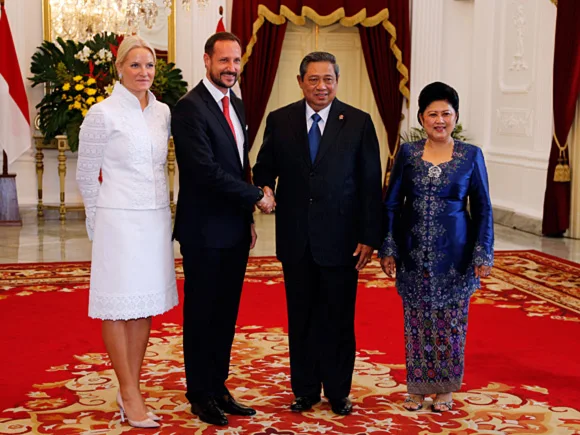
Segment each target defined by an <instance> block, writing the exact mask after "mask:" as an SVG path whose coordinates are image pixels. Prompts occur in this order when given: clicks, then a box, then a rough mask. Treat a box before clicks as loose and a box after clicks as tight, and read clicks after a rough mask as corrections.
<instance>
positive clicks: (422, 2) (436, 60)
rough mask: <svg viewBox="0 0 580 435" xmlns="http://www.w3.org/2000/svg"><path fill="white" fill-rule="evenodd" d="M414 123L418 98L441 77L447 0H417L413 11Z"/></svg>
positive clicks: (412, 117)
mask: <svg viewBox="0 0 580 435" xmlns="http://www.w3.org/2000/svg"><path fill="white" fill-rule="evenodd" d="M411 29H412V30H411V102H410V113H409V118H410V120H409V121H410V125H411V126H418V125H419V124H418V122H417V119H416V114H417V109H418V105H417V98H418V96H419V92H421V89H423V87H424V86H425V85H426V84H429V83H431V82H433V81H435V80H441V55H442V47H443V1H441V0H436V1H433V0H413V3H412V11H411Z"/></svg>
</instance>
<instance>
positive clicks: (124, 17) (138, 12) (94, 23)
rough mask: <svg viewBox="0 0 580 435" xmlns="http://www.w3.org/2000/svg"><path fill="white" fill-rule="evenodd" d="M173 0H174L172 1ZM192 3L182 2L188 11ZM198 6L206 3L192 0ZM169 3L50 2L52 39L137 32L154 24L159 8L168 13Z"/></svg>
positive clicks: (143, 0) (136, 0) (129, 0)
mask: <svg viewBox="0 0 580 435" xmlns="http://www.w3.org/2000/svg"><path fill="white" fill-rule="evenodd" d="M176 1H177V0H176ZM191 1H192V0H182V6H183V8H184V9H186V10H189V7H190V4H191ZM196 2H197V3H198V5H199V6H201V5H202V4H203V5H205V4H207V3H208V0H196ZM172 3H173V2H172V0H50V9H51V27H52V39H55V38H56V37H57V36H60V37H62V38H64V39H73V40H75V41H81V42H82V41H85V40H87V39H89V38H91V37H92V36H93V35H95V34H96V33H102V32H105V31H107V32H114V33H118V34H133V33H137V32H138V30H139V26H140V25H141V23H143V24H144V25H145V26H146V27H147V28H148V29H151V28H152V27H153V26H154V25H155V21H156V20H157V15H158V14H159V9H160V8H165V9H166V12H167V15H169V14H170V13H171V6H172Z"/></svg>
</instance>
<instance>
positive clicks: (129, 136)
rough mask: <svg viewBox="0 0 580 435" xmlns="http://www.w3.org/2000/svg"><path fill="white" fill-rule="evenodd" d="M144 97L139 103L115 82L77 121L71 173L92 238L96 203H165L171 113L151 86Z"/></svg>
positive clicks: (135, 206) (143, 206)
mask: <svg viewBox="0 0 580 435" xmlns="http://www.w3.org/2000/svg"><path fill="white" fill-rule="evenodd" d="M148 101H149V102H148V104H147V107H145V109H144V110H143V109H141V103H140V102H139V100H138V99H137V97H136V96H135V95H133V94H132V93H131V92H130V91H129V90H127V88H125V87H124V86H123V85H122V84H121V83H119V82H117V83H116V84H115V88H114V90H113V93H112V95H111V96H110V97H109V98H107V99H105V100H103V101H102V102H100V103H97V104H95V105H94V106H92V107H91V109H90V110H89V112H88V113H87V116H86V117H85V119H84V121H83V123H82V125H81V131H80V135H79V151H78V162H77V172H76V179H77V183H78V186H79V190H80V192H81V195H82V197H83V201H84V204H85V212H86V216H87V219H86V224H87V230H88V232H89V237H90V238H91V239H92V233H93V229H94V218H95V213H96V209H97V207H105V208H117V209H130V210H155V209H160V208H164V207H167V206H168V205H169V192H168V189H167V179H166V175H165V163H166V161H167V142H168V140H169V136H170V128H171V122H170V121H171V120H170V116H171V115H170V112H169V107H167V105H166V104H163V103H161V102H159V101H157V100H156V99H155V96H154V95H153V94H152V93H151V92H149V94H148ZM100 170H102V173H103V182H102V184H101V183H99V181H98V178H99V171H100Z"/></svg>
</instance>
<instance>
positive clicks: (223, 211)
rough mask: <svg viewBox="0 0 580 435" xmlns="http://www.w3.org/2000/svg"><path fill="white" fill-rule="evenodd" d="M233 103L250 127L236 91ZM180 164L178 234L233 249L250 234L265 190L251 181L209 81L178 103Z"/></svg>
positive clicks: (174, 119) (174, 122)
mask: <svg viewBox="0 0 580 435" xmlns="http://www.w3.org/2000/svg"><path fill="white" fill-rule="evenodd" d="M230 107H231V108H233V109H234V110H235V111H236V114H237V116H238V118H239V120H240V122H241V124H242V127H245V125H246V122H245V114H244V105H243V104H242V101H241V100H240V99H239V98H237V97H236V96H235V95H234V94H233V92H231V106H230ZM171 130H172V133H173V140H174V142H175V154H176V158H177V165H178V167H179V196H178V199H177V211H176V215H175V227H174V231H173V236H174V238H175V239H176V240H178V241H179V242H180V243H181V244H184V243H185V244H189V245H199V246H203V247H208V248H228V247H232V246H234V245H235V244H237V243H239V242H240V241H241V240H242V238H244V237H248V238H249V236H250V224H251V223H252V222H253V219H252V212H253V206H254V204H255V203H256V200H257V198H258V194H259V189H258V188H257V187H255V186H253V185H251V184H250V183H248V182H247V181H246V173H248V168H249V164H250V163H249V160H248V136H247V133H246V131H245V128H244V135H245V144H244V164H243V165H242V163H241V162H240V157H239V152H238V148H237V145H236V141H235V138H234V135H233V134H232V131H231V129H230V127H229V125H228V123H227V121H226V119H225V117H224V114H223V112H222V110H221V108H220V107H219V105H218V104H217V103H216V101H215V100H214V98H213V97H212V95H211V94H210V93H209V91H208V90H207V88H206V87H205V85H204V84H203V82H200V83H199V84H198V85H197V86H196V87H195V88H193V89H192V90H191V91H189V92H188V93H187V94H186V95H185V96H183V97H182V98H181V99H180V100H179V101H178V103H177V104H176V105H175V108H174V109H173V113H172V119H171Z"/></svg>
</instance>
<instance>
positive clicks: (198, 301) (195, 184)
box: [171, 32, 273, 425]
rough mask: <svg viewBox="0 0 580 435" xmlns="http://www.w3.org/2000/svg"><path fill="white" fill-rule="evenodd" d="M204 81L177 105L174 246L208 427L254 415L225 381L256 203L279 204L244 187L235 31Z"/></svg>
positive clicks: (189, 349)
mask: <svg viewBox="0 0 580 435" xmlns="http://www.w3.org/2000/svg"><path fill="white" fill-rule="evenodd" d="M204 63H205V67H206V77H205V78H204V79H203V80H202V81H201V82H200V83H199V84H198V85H197V86H196V87H195V88H193V89H192V90H191V91H190V92H189V93H187V95H185V96H184V97H183V98H181V100H179V102H178V103H177V105H176V106H175V109H174V111H173V114H172V122H171V128H172V132H173V138H174V141H175V153H176V157H177V164H178V166H179V197H178V200H177V212H176V215H175V228H174V238H175V239H176V240H178V241H179V243H180V245H181V253H182V255H183V271H184V274H185V289H184V307H183V310H184V312H183V352H184V360H185V375H186V380H187V393H186V397H187V399H188V400H189V401H190V403H191V405H192V407H191V409H192V412H193V413H195V414H197V415H198V416H199V417H200V419H201V420H203V421H205V422H207V423H210V424H216V425H226V424H228V420H227V418H226V416H225V414H224V412H226V413H229V414H236V415H247V416H249V415H254V414H255V411H254V410H253V409H252V408H249V407H246V406H243V405H241V404H239V403H238V402H236V401H235V400H234V399H233V398H232V396H231V394H230V393H229V391H228V389H227V388H226V386H225V382H226V380H227V378H228V372H229V363H230V353H231V347H232V342H233V339H234V334H235V325H236V319H237V315H238V308H239V303H240V296H241V291H242V285H243V282H244V274H245V271H246V265H247V262H248V255H249V250H250V249H251V248H253V247H254V245H255V243H256V237H257V236H256V232H255V230H254V223H253V218H252V212H253V208H254V205H256V204H257V205H258V206H259V207H260V208H262V209H264V210H266V211H269V210H271V209H272V207H273V197H271V196H264V192H263V191H262V190H261V189H260V188H258V187H255V186H253V185H252V184H250V183H248V182H247V181H246V176H245V174H246V169H247V168H248V166H249V160H248V137H247V134H246V129H245V128H244V127H245V125H246V124H245V117H244V106H243V104H242V101H241V100H240V99H239V98H237V97H236V96H235V95H234V93H233V92H231V91H230V88H231V87H232V86H233V85H234V84H235V83H236V80H237V78H238V75H239V73H240V63H241V47H240V41H239V40H238V38H237V37H236V36H234V35H232V34H231V33H226V32H220V33H216V34H215V35H213V36H212V37H210V38H209V39H208V41H207V42H206V44H205V54H204Z"/></svg>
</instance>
